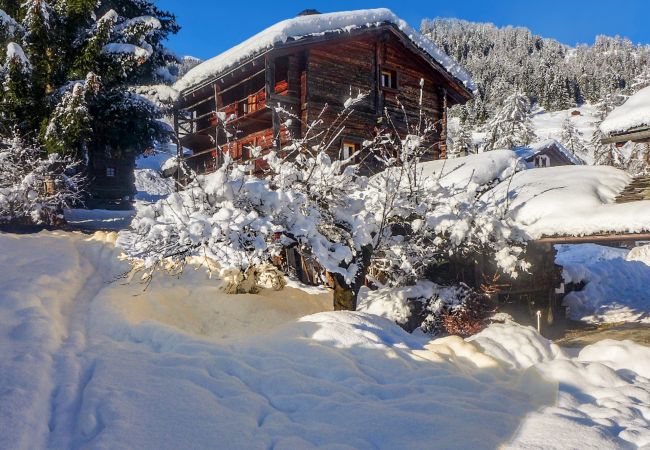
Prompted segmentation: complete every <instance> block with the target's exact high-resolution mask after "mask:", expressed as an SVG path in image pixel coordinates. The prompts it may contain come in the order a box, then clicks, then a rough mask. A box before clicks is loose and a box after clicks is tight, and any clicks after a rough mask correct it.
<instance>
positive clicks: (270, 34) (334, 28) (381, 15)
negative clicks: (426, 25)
mask: <svg viewBox="0 0 650 450" xmlns="http://www.w3.org/2000/svg"><path fill="white" fill-rule="evenodd" d="M384 24H392V25H394V26H395V27H397V28H398V29H399V30H400V31H402V32H403V33H404V34H405V35H406V36H407V37H408V38H409V39H410V40H411V41H412V42H413V43H414V44H415V45H416V46H417V47H419V48H420V49H421V50H423V51H425V52H426V53H427V54H428V55H429V56H431V57H432V58H433V59H434V60H436V61H437V62H438V63H439V64H440V65H441V66H442V67H443V68H444V69H445V70H446V71H447V72H449V73H450V74H451V75H452V76H454V77H455V78H456V79H458V81H459V82H461V83H462V84H463V85H464V86H465V87H466V88H467V89H469V90H472V91H473V90H474V89H475V87H474V84H473V83H472V81H471V78H470V76H469V75H468V74H467V72H465V70H464V69H463V68H462V67H461V66H460V65H459V64H458V63H457V62H456V61H454V60H453V59H452V58H450V57H449V56H447V55H446V54H445V53H444V52H443V51H442V50H440V49H439V48H438V47H437V46H436V45H435V44H434V43H433V42H431V41H430V40H429V39H428V38H426V37H424V36H422V35H421V34H420V33H418V32H417V31H416V30H415V29H413V28H412V27H411V26H410V25H409V24H407V23H406V22H405V21H403V20H402V19H400V18H399V17H397V16H396V15H395V14H393V12H392V11H390V10H389V9H386V8H379V9H366V10H358V11H346V12H335V13H328V14H314V15H307V16H299V17H295V18H292V19H287V20H284V21H282V22H279V23H277V24H275V25H273V26H271V27H269V28H267V29H266V30H264V31H261V32H260V33H258V34H256V35H255V36H253V37H251V38H249V39H247V40H245V41H244V42H242V43H241V44H239V45H237V46H235V47H233V48H231V49H229V50H226V51H225V52H223V53H222V54H220V55H218V56H216V57H214V58H212V59H209V60H207V61H206V62H204V63H202V64H199V65H198V66H196V67H195V68H193V69H192V70H190V71H189V72H188V73H187V74H186V75H185V76H184V77H183V78H181V79H180V80H178V81H177V82H176V84H175V85H174V88H175V89H176V90H178V91H184V90H186V89H188V88H190V87H192V86H195V85H197V84H199V83H202V82H204V81H206V80H208V79H210V78H212V77H214V76H216V75H218V74H220V73H221V72H223V71H225V70H228V69H230V68H232V67H234V66H235V65H237V64H239V63H242V62H243V61H245V60H247V59H249V58H251V57H254V56H255V55H258V54H260V53H262V52H264V51H265V50H268V49H270V48H272V47H274V46H275V45H278V44H283V43H285V42H287V41H289V40H299V39H303V38H306V37H313V36H322V35H325V34H329V33H339V34H342V33H348V32H350V31H353V30H356V29H360V28H364V27H376V26H380V25H384Z"/></svg>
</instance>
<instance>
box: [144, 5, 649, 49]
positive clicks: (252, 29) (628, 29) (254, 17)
mask: <svg viewBox="0 0 650 450" xmlns="http://www.w3.org/2000/svg"><path fill="white" fill-rule="evenodd" d="M156 3H157V4H158V5H159V6H160V7H161V8H164V9H167V10H169V11H171V12H173V13H175V14H176V15H177V17H178V21H179V23H180V24H181V25H182V26H183V29H182V30H181V31H180V33H179V34H178V35H177V36H174V37H173V38H172V40H171V41H170V43H169V46H170V47H171V48H172V49H173V50H175V51H176V52H177V53H179V54H183V55H193V56H197V57H199V58H204V59H205V58H209V57H211V56H215V55H217V54H219V53H220V52H222V51H224V50H226V49H228V48H230V47H232V46H233V45H235V44H237V43H239V42H241V41H243V40H244V39H246V38H248V37H250V36H252V35H253V34H255V33H257V32H258V31H260V30H262V29H263V28H266V27H267V26H269V25H272V24H274V23H275V22H278V21H280V20H283V19H286V18H289V17H293V16H295V15H296V14H297V13H298V12H300V11H302V10H303V9H306V8H315V9H318V10H319V11H321V12H331V11H343V10H351V9H366V8H377V7H386V8H390V9H392V10H393V12H395V13H396V14H397V15H398V16H400V17H401V18H403V19H404V20H406V21H407V22H409V23H410V24H411V25H413V26H414V27H416V28H419V25H420V22H421V21H422V19H424V18H433V17H458V18H461V19H466V20H471V21H477V22H492V23H495V24H496V25H499V26H504V25H519V26H525V27H528V28H530V29H531V30H532V31H533V33H535V34H539V35H542V36H544V37H551V38H555V39H557V40H559V41H561V42H564V43H566V44H569V45H575V44H576V43H592V42H593V40H594V38H595V36H596V35H598V34H610V35H615V34H619V35H622V36H626V37H629V38H630V39H631V40H632V41H633V42H635V43H639V42H641V43H650V27H648V25H647V23H648V22H647V18H648V17H650V0H618V1H612V0H538V1H516V0H504V1H489V0H459V1H456V0H446V1H441V0H428V1H409V0H401V1H400V0H384V1H381V2H373V1H362V0H351V1H350V0H348V1H341V0H335V1H321V0H308V1H300V2H296V1H283V0H273V1H271V0H266V1H263V0H158V1H157V2H156Z"/></svg>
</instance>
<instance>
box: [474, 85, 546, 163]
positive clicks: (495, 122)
mask: <svg viewBox="0 0 650 450" xmlns="http://www.w3.org/2000/svg"><path fill="white" fill-rule="evenodd" d="M487 129H488V132H487V137H486V140H485V147H484V150H486V151H489V150H495V149H499V148H507V149H511V148H514V147H518V146H522V145H527V144H530V142H531V141H532V140H533V139H534V138H535V132H534V131H533V126H532V123H531V120H530V103H529V101H528V98H527V97H526V96H525V95H524V94H522V93H520V92H515V93H514V94H512V95H510V96H509V97H508V98H506V100H505V101H504V103H503V106H502V107H501V108H500V109H499V110H498V111H497V113H496V114H495V116H494V118H493V119H492V120H491V121H490V122H489V123H488V126H487Z"/></svg>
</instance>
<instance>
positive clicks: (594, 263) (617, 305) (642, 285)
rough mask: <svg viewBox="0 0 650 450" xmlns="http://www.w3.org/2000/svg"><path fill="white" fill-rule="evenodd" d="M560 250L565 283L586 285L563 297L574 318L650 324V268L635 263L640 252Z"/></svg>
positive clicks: (589, 246)
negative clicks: (631, 255) (582, 283)
mask: <svg viewBox="0 0 650 450" xmlns="http://www.w3.org/2000/svg"><path fill="white" fill-rule="evenodd" d="M641 248H642V247H641ZM557 250H558V255H557V258H556V262H557V263H558V264H560V265H561V266H562V267H563V278H564V281H565V283H576V284H577V283H581V282H584V283H586V285H585V287H584V289H582V290H581V291H577V292H570V293H569V294H567V296H566V297H565V298H564V304H565V305H566V306H568V308H569V309H568V312H569V315H570V317H571V318H572V319H574V320H582V321H585V322H592V323H618V322H642V323H650V291H649V290H648V286H649V285H650V266H649V265H647V264H645V263H644V262H641V261H637V260H634V255H636V254H637V253H640V251H638V250H636V251H635V249H633V250H632V251H628V250H624V249H614V248H609V247H604V246H600V245H595V244H580V245H559V246H557ZM630 254H633V257H632V258H630V257H629V255H630Z"/></svg>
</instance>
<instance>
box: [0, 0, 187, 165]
mask: <svg viewBox="0 0 650 450" xmlns="http://www.w3.org/2000/svg"><path fill="white" fill-rule="evenodd" d="M0 24H3V26H2V27H0V30H1V31H0V39H2V40H4V41H6V42H7V43H9V42H12V44H9V45H10V47H7V46H6V45H5V44H4V42H3V47H2V48H0V56H1V57H2V60H4V64H3V66H2V73H1V74H0V75H2V87H3V89H2V91H3V92H2V93H1V94H0V101H1V102H2V110H1V111H0V115H1V116H0V117H1V118H2V119H3V121H2V122H3V123H5V124H6V125H5V126H4V127H3V128H1V129H0V133H1V134H0V138H5V139H10V138H12V139H13V132H14V130H16V131H17V132H18V133H19V135H20V136H19V137H20V138H21V139H25V140H27V141H31V144H33V145H36V146H43V147H45V148H47V150H48V151H50V152H57V153H64V154H68V155H72V156H75V157H77V158H79V159H84V160H87V161H89V162H92V161H91V160H92V157H93V153H92V152H93V151H97V152H105V151H110V152H112V153H113V154H114V155H122V154H123V155H127V154H128V155H129V157H132V155H133V154H137V153H138V152H140V151H143V150H144V149H145V148H147V147H149V146H151V145H152V144H153V142H154V141H155V140H158V139H162V138H163V136H164V135H165V133H167V132H168V131H167V130H168V128H167V127H166V126H165V125H164V124H163V123H162V122H160V121H159V120H158V119H159V118H160V117H161V115H162V111H160V109H159V108H157V107H156V106H155V105H153V104H152V103H151V102H149V101H147V100H146V99H144V98H142V97H139V96H138V95H137V94H135V93H134V92H133V90H134V88H135V87H137V86H140V85H144V84H156V83H160V82H169V81H171V80H170V74H169V72H168V71H167V70H166V66H167V64H169V63H171V62H176V63H180V62H179V61H176V57H175V56H173V55H172V53H171V52H169V51H168V50H167V49H166V48H165V47H164V46H163V42H164V41H165V39H166V38H167V37H168V36H169V35H170V34H172V33H175V32H176V31H178V28H179V27H178V25H177V24H176V22H175V19H174V16H173V15H171V14H170V13H168V12H165V11H161V10H159V9H158V8H157V7H156V6H155V5H154V4H153V2H151V1H147V0H21V1H15V0H13V1H12V0H0ZM4 24H9V25H7V26H4ZM5 48H8V49H9V50H10V51H7V50H5ZM96 74H99V76H98V75H96ZM127 130H128V132H125V131H127ZM88 149H93V150H92V151H91V152H90V154H88Z"/></svg>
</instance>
